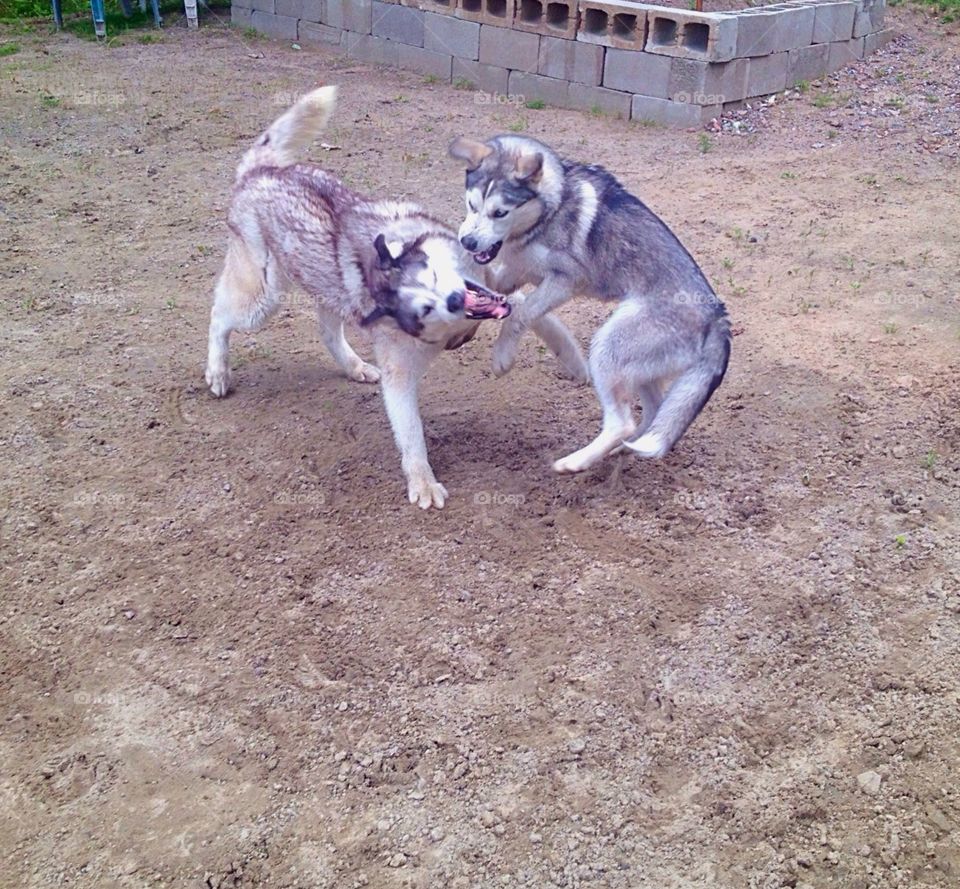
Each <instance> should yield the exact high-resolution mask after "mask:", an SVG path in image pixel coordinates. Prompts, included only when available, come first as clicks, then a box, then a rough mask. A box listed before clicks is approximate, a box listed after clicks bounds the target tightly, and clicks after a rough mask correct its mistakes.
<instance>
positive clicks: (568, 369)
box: [559, 350, 590, 384]
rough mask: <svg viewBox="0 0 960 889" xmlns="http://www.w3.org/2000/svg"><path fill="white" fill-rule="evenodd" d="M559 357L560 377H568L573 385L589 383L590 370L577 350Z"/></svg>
mask: <svg viewBox="0 0 960 889" xmlns="http://www.w3.org/2000/svg"><path fill="white" fill-rule="evenodd" d="M559 357H560V368H561V375H562V376H565V377H569V379H571V380H573V381H574V382H575V383H580V384H583V383H589V382H590V368H589V366H588V365H587V361H586V359H585V358H584V357H583V355H582V354H581V353H580V351H579V350H577V351H576V352H572V353H571V354H564V355H560V356H559Z"/></svg>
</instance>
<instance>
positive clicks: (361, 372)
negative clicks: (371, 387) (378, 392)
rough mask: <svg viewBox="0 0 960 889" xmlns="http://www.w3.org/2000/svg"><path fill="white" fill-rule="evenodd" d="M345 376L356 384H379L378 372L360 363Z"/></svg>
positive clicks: (363, 362) (364, 363) (370, 366)
mask: <svg viewBox="0 0 960 889" xmlns="http://www.w3.org/2000/svg"><path fill="white" fill-rule="evenodd" d="M347 376H348V377H349V378H350V379H351V380H354V381H356V382H357V383H379V382H380V371H379V370H378V369H377V368H376V367H374V366H373V365H372V364H368V363H367V362H366V361H361V362H360V364H358V365H357V367H355V368H354V369H353V370H352V371H351V372H350V373H348V374H347Z"/></svg>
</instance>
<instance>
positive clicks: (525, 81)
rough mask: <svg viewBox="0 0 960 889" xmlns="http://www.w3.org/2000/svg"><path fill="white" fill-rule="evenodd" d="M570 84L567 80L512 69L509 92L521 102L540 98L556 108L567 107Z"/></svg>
mask: <svg viewBox="0 0 960 889" xmlns="http://www.w3.org/2000/svg"><path fill="white" fill-rule="evenodd" d="M569 86H570V85H569V84H568V83H567V82H566V81H565V80H556V79H554V78H553V77H541V76H540V75H539V74H527V73H526V72H524V71H511V72H510V88H509V90H508V92H509V93H510V96H511V97H512V98H513V99H514V100H515V101H517V102H520V103H522V102H529V101H530V100H531V99H540V100H541V101H543V102H546V103H547V104H548V105H553V106H554V107H555V108H566V107H567V104H568V102H569Z"/></svg>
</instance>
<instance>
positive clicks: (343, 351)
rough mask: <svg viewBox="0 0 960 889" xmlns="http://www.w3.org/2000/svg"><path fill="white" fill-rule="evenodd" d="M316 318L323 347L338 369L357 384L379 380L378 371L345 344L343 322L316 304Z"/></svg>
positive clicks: (348, 344)
mask: <svg viewBox="0 0 960 889" xmlns="http://www.w3.org/2000/svg"><path fill="white" fill-rule="evenodd" d="M317 318H318V319H319V321H320V336H322V337H323V342H324V345H325V346H326V347H327V349H329V350H330V354H331V355H332V356H333V360H334V361H336V362H337V364H338V365H340V369H341V370H342V371H343V372H344V373H345V374H346V375H347V376H348V377H349V378H350V379H351V380H356V381H357V382H358V383H376V382H377V381H378V380H379V379H380V371H379V370H377V368H375V367H374V366H373V365H372V364H368V363H367V362H366V361H364V360H363V359H362V358H361V357H360V356H359V355H358V354H357V353H356V352H354V351H353V349H352V348H351V347H350V343H348V342H347V339H346V337H345V336H344V335H343V320H342V319H341V318H340V317H339V316H337V315H336V314H335V313H334V312H331V311H330V310H329V309H327V308H325V307H323V306H321V305H320V304H319V302H318V303H317Z"/></svg>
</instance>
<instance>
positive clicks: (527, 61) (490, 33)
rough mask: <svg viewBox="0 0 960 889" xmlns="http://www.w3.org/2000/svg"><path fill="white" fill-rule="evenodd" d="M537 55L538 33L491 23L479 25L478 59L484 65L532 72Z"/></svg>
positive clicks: (538, 46)
mask: <svg viewBox="0 0 960 889" xmlns="http://www.w3.org/2000/svg"><path fill="white" fill-rule="evenodd" d="M539 56H540V37H539V35H537V34H527V33H524V32H523V31H514V30H513V29H510V28H494V27H492V26H491V25H481V26H480V61H481V62H483V63H484V64H485V65H496V66H497V67H498V68H512V69H514V70H517V71H527V72H530V73H534V72H535V71H536V70H537V61H538V59H539Z"/></svg>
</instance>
